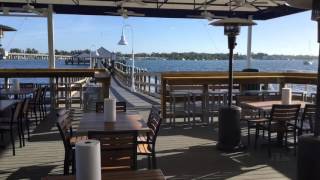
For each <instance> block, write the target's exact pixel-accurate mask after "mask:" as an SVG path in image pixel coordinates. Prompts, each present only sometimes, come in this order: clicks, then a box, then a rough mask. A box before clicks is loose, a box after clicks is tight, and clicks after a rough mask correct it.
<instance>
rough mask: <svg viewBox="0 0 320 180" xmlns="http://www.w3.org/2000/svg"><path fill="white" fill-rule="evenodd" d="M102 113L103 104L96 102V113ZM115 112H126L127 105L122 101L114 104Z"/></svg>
mask: <svg viewBox="0 0 320 180" xmlns="http://www.w3.org/2000/svg"><path fill="white" fill-rule="evenodd" d="M103 111H104V102H101V101H99V102H96V112H103ZM116 111H117V112H126V111H127V103H126V102H124V101H120V102H116Z"/></svg>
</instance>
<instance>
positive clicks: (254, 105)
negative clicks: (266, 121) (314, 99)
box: [241, 100, 310, 111]
mask: <svg viewBox="0 0 320 180" xmlns="http://www.w3.org/2000/svg"><path fill="white" fill-rule="evenodd" d="M241 104H242V105H243V106H246V107H248V108H250V109H256V110H261V111H271V109H272V105H274V104H282V102H281V100H275V101H254V102H252V101H251V102H242V103H241ZM291 104H300V105H301V106H300V108H301V109H304V107H305V106H306V104H310V103H309V102H305V101H292V102H291Z"/></svg>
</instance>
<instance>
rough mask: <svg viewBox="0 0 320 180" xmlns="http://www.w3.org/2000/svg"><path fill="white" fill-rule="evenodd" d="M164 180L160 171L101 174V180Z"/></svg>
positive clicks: (63, 179)
mask: <svg viewBox="0 0 320 180" xmlns="http://www.w3.org/2000/svg"><path fill="white" fill-rule="evenodd" d="M75 179H76V176H74V175H73V176H48V177H45V178H42V180H75ZM107 179H108V180H109V179H112V180H113V179H116V180H127V179H130V180H165V179H166V178H165V176H164V175H163V173H162V171H161V170H160V169H152V170H141V171H117V172H107V173H102V180H107Z"/></svg>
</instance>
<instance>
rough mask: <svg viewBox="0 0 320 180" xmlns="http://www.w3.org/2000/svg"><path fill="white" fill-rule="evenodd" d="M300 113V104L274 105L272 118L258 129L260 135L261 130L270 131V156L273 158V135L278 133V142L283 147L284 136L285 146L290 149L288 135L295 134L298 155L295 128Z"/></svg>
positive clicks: (294, 139)
mask: <svg viewBox="0 0 320 180" xmlns="http://www.w3.org/2000/svg"><path fill="white" fill-rule="evenodd" d="M299 112H300V104H292V105H273V106H272V109H271V114H270V118H269V119H268V120H267V121H266V123H264V124H261V126H259V127H258V128H257V131H258V133H257V134H259V129H260V128H261V129H265V130H266V131H268V155H269V157H270V156H271V133H277V140H278V142H279V143H280V141H281V144H280V145H282V141H283V135H284V136H285V146H286V148H287V147H288V146H287V145H288V133H289V132H293V141H294V142H293V144H294V149H295V151H294V152H295V153H296V142H297V136H296V131H297V129H296V128H295V126H296V123H297V119H298V116H299ZM290 122H295V126H292V125H291V124H290Z"/></svg>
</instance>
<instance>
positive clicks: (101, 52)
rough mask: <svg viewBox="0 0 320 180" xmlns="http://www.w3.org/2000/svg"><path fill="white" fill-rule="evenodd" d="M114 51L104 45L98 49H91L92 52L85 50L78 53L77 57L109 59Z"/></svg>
mask: <svg viewBox="0 0 320 180" xmlns="http://www.w3.org/2000/svg"><path fill="white" fill-rule="evenodd" d="M112 56H113V53H111V52H110V51H108V50H107V49H105V48H104V47H100V48H99V49H97V50H96V51H91V52H90V53H86V52H83V53H81V54H79V55H76V56H75V57H77V58H81V59H82V58H101V59H108V58H112Z"/></svg>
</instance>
